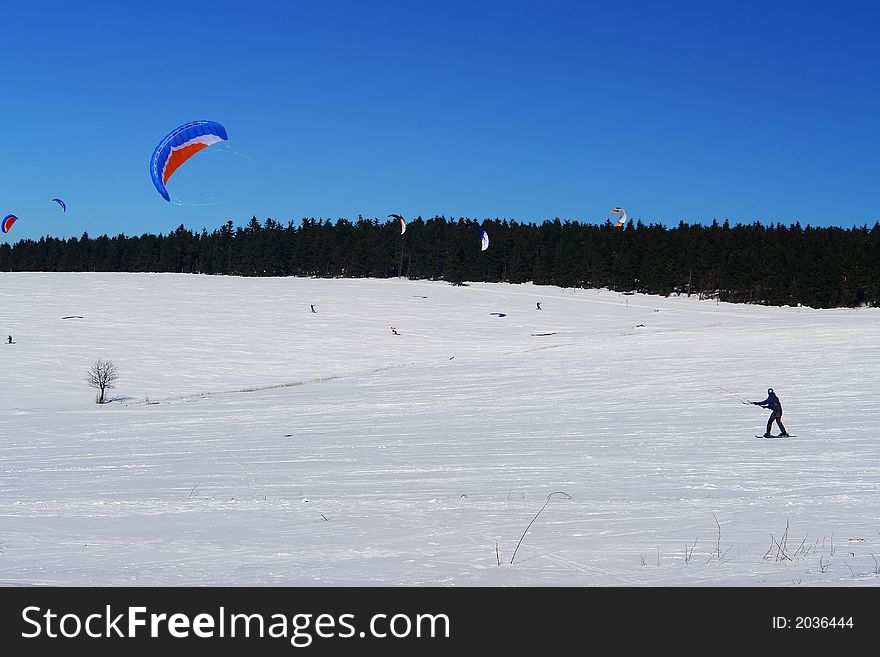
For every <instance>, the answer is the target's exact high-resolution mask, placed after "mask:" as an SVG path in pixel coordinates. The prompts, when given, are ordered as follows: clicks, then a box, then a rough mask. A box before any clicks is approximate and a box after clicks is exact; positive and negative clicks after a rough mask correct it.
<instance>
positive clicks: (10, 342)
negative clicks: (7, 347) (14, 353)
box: [6, 335, 12, 344]
mask: <svg viewBox="0 0 880 657" xmlns="http://www.w3.org/2000/svg"><path fill="white" fill-rule="evenodd" d="M6 344H12V336H11V335H10V336H9V337H8V338H6Z"/></svg>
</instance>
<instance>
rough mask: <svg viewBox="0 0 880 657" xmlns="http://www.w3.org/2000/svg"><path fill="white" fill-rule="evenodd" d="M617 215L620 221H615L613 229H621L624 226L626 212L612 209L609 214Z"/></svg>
mask: <svg viewBox="0 0 880 657" xmlns="http://www.w3.org/2000/svg"><path fill="white" fill-rule="evenodd" d="M618 213H620V219H618V220H617V223H616V224H614V227H615V228H622V227H623V226H625V225H626V210H624V209H623V208H614V209H613V210H612V211H611V214H618Z"/></svg>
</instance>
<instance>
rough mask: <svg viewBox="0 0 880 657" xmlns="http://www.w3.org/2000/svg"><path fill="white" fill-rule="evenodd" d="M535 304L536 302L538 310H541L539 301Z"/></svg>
mask: <svg viewBox="0 0 880 657" xmlns="http://www.w3.org/2000/svg"><path fill="white" fill-rule="evenodd" d="M537 304H538V310H541V302H540V301H538V302H537Z"/></svg>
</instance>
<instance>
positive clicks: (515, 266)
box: [0, 217, 880, 308]
mask: <svg viewBox="0 0 880 657" xmlns="http://www.w3.org/2000/svg"><path fill="white" fill-rule="evenodd" d="M483 229H485V230H486V231H487V232H488V234H489V236H490V240H491V245H490V247H489V249H488V250H487V251H483V252H481V251H480V231H481V230H483ZM0 271H70V272H75V271H127V272H178V273H180V272H185V273H202V274H229V275H237V276H318V277H354V278H357V277H365V276H370V277H378V278H387V277H394V276H405V277H407V278H411V279H435V280H445V281H448V282H451V283H456V284H459V283H462V282H464V281H487V282H498V281H504V282H510V283H523V282H527V281H532V282H534V283H536V284H538V285H558V286H562V287H590V288H597V287H606V288H610V289H612V290H617V291H638V292H646V293H649V294H660V295H669V294H674V293H680V294H693V295H700V296H701V297H702V298H706V297H708V298H714V299H719V300H721V301H730V302H743V303H761V304H770V305H785V304H788V305H797V304H802V305H805V306H813V307H819V308H829V307H840V306H861V305H876V304H877V303H878V301H880V224H875V225H874V227H873V228H868V227H867V226H863V227H860V228H859V227H857V228H851V229H843V228H837V227H829V228H813V227H810V226H807V227H802V226H801V225H800V224H793V225H790V226H784V225H782V224H776V225H773V224H771V225H768V226H765V225H762V224H760V223H754V224H747V225H734V226H731V225H729V223H727V222H725V223H724V224H718V222H713V223H712V225H709V226H706V225H702V224H694V225H691V224H686V223H684V222H682V223H680V224H679V225H678V226H675V227H672V228H667V227H665V226H662V225H659V224H643V223H641V222H636V223H633V222H632V221H630V223H629V224H628V225H627V226H626V227H625V228H623V229H620V228H615V227H614V226H613V225H612V224H611V223H610V222H606V223H605V224H603V225H596V224H586V223H579V222H570V221H564V222H563V221H560V220H558V219H556V220H554V221H545V222H544V223H542V224H541V225H536V224H533V223H528V224H524V223H519V222H516V221H508V220H498V219H495V220H484V221H477V220H473V219H446V218H445V217H434V218H432V219H428V220H426V221H425V220H422V218H421V217H419V218H418V219H415V220H413V221H410V222H408V223H407V229H406V233H405V234H404V235H401V234H400V226H399V224H398V223H397V222H396V221H394V222H392V221H385V220H382V221H380V220H378V219H364V218H363V217H359V218H358V219H357V220H356V221H349V220H346V219H339V220H338V221H335V222H334V221H330V220H315V219H305V220H303V221H302V222H301V223H300V224H298V225H294V223H293V222H290V223H288V224H287V225H283V224H281V223H279V222H276V221H274V220H273V219H267V220H266V221H265V222H264V223H262V224H261V223H260V222H259V221H258V220H257V219H256V217H254V218H253V219H251V221H250V223H249V224H248V225H247V226H244V227H238V228H236V227H234V225H233V223H232V222H231V221H229V222H227V223H226V224H224V225H223V226H221V227H220V228H218V229H217V230H214V231H213V232H210V233H209V232H207V230H205V229H203V230H202V231H201V232H200V233H199V232H193V231H190V230H188V229H186V228H184V227H183V226H180V227H179V228H178V229H177V230H175V231H174V232H172V233H170V234H168V235H162V234H160V235H151V234H145V235H141V236H131V237H128V236H125V235H118V236H116V237H108V236H106V235H102V236H100V237H97V238H92V237H89V235H88V234H87V233H84V234H83V235H82V237H80V238H70V239H67V240H64V239H58V238H53V237H44V238H41V239H40V240H38V241H34V240H22V241H19V242H16V243H15V244H12V245H10V244H2V245H0Z"/></svg>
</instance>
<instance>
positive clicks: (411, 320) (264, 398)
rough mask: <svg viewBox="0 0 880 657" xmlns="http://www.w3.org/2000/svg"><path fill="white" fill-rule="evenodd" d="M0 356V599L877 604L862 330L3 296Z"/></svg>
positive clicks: (593, 301) (830, 318) (202, 287)
mask: <svg viewBox="0 0 880 657" xmlns="http://www.w3.org/2000/svg"><path fill="white" fill-rule="evenodd" d="M423 297H426V298H423ZM537 301H540V302H541V307H542V310H540V311H538V310H536V308H535V304H536V302H537ZM310 304H314V305H315V309H316V310H317V313H312V312H311V310H310ZM491 313H506V317H497V316H493V315H491ZM75 315H79V316H82V318H81V319H80V318H76V317H74V318H71V319H62V317H69V316H75ZM639 324H643V325H644V326H637V325H639ZM391 326H394V327H395V328H396V329H397V331H398V332H399V333H400V335H394V334H393V333H392V332H391V329H390V327H391ZM539 333H545V334H550V335H534V334H539ZM7 334H12V335H13V337H14V338H15V344H12V345H8V344H3V346H2V348H0V393H2V394H0V584H6V585H30V584H39V585H62V586H70V585H186V586H190V585H235V586H237V585H329V586H342V585H389V586H390V585H441V586H445V585H476V586H533V585H535V586H536V585H549V586H606V585H623V586H655V585H673V586H679V585H682V586H700V585H725V586H726V585H774V586H775V585H792V584H801V585H815V586H819V585H837V586H839V585H871V586H876V585H877V584H878V583H880V575H878V574H876V572H875V571H877V570H878V566H877V562H876V561H875V560H874V557H873V556H872V553H873V555H877V557H878V558H880V517H878V515H880V455H878V451H880V450H878V434H880V402H878V398H877V394H878V386H877V373H878V371H880V347H878V345H880V311H877V310H875V309H858V310H852V309H840V310H813V309H808V308H765V307H758V306H748V305H729V304H716V303H715V302H714V301H699V300H697V299H696V298H690V299H688V298H670V299H666V298H658V297H650V296H644V295H635V296H621V295H619V294H617V293H613V292H609V291H607V290H606V291H599V290H564V289H560V288H555V287H539V286H533V285H504V284H470V285H467V286H452V285H448V284H446V283H443V282H425V281H423V282H415V281H404V280H371V279H360V280H323V279H302V278H236V277H221V276H216V277H211V276H197V275H169V274H101V273H87V274H60V273H59V274H55V273H0V337H2V338H3V342H4V343H5V341H6V335H7ZM99 357H100V358H105V359H111V360H113V361H115V362H116V363H117V365H118V367H119V374H120V378H119V381H118V384H117V387H116V388H114V389H113V390H112V391H111V397H113V398H114V401H112V402H111V403H109V404H106V405H103V406H99V405H97V404H95V403H94V391H93V390H91V389H90V388H89V387H88V385H87V384H86V382H85V375H86V372H87V370H88V368H89V366H90V365H91V364H92V363H93V362H94V361H95V360H96V359H97V358H99ZM719 387H723V388H727V389H729V390H731V391H734V392H735V393H737V394H739V395H742V396H744V397H748V398H750V399H753V400H759V399H763V398H764V397H765V396H766V390H767V388H768V387H773V388H774V389H775V390H776V392H777V394H778V395H779V396H780V398H781V400H782V403H783V406H784V416H783V421H784V423H785V425H786V427H787V428H788V430H789V432H790V433H793V434H796V435H797V437H794V438H783V439H770V440H765V439H759V438H755V434H761V433H763V431H764V427H765V423H766V420H767V416H768V415H769V412H767V411H765V410H762V409H759V408H757V407H755V406H746V405H743V404H742V403H741V402H740V401H739V400H738V399H737V398H736V397H735V396H733V395H730V394H728V393H726V392H724V391H722V390H721V389H720V388H719ZM774 433H776V431H775V428H774ZM556 491H561V492H565V493H567V494H568V495H570V496H571V499H570V500H569V499H566V498H565V496H563V495H556V496H554V497H553V498H552V499H551V501H550V503H549V504H548V505H547V506H546V508H545V509H544V511H543V512H542V513H541V514H540V516H539V517H538V518H537V520H535V522H534V524H532V526H531V528H530V529H529V531H528V533H527V534H526V535H525V537H524V538H523V539H522V543H521V544H520V545H519V549H518V552H517V553H516V559H515V561H514V563H513V564H511V563H510V559H511V556H512V555H513V552H514V550H515V549H517V544H518V542H519V541H520V538H521V537H522V534H523V531H524V530H525V529H526V527H527V525H528V524H529V522H530V521H532V519H533V518H535V514H537V513H538V512H539V511H540V510H541V508H542V506H543V505H544V503H545V502H546V501H547V498H548V495H550V494H551V493H554V492H556ZM716 518H717V521H718V523H719V524H718V525H716ZM719 525H720V539H719V535H718V534H719ZM787 525H788V533H787V535H785V530H786V526H787ZM771 537H772V538H771ZM773 541H776V542H778V543H779V545H778V546H777V545H774V544H773ZM692 546H693V552H692V554H690V556H689V557H688V558H686V550H688V551H689V550H690V549H691V547H692ZM771 548H772V549H771ZM782 548H784V551H783V549H782ZM719 551H720V554H721V558H720V559H719V558H718V554H719ZM783 552H784V554H783ZM499 560H500V561H501V565H498V561H499Z"/></svg>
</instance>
